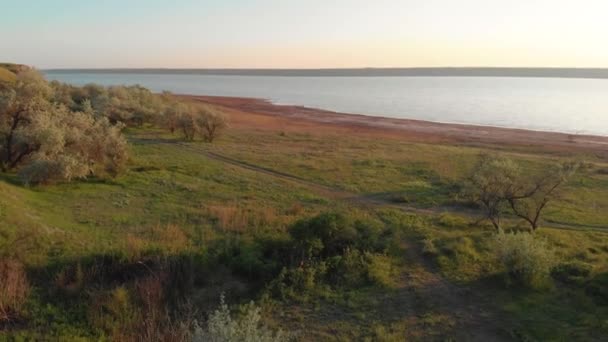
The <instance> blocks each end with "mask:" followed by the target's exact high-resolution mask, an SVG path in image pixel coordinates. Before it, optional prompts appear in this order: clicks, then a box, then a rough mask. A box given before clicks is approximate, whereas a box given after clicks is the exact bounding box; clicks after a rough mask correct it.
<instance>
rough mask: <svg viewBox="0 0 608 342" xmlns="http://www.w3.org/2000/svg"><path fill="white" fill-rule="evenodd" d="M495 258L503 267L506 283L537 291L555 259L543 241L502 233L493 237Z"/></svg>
mask: <svg viewBox="0 0 608 342" xmlns="http://www.w3.org/2000/svg"><path fill="white" fill-rule="evenodd" d="M495 242H496V256H497V258H498V260H499V261H500V262H501V263H502V264H503V266H504V267H505V270H506V273H507V275H508V280H509V281H514V282H516V283H518V284H520V285H523V286H526V287H531V288H538V287H542V286H544V285H546V281H547V279H548V276H549V274H550V272H551V269H552V268H553V267H554V266H555V256H554V254H553V252H552V251H551V250H550V249H549V248H548V245H547V241H546V240H544V239H541V238H538V237H536V236H535V235H534V234H532V233H525V232H521V233H504V232H502V231H501V232H499V233H498V235H497V236H496V241H495Z"/></svg>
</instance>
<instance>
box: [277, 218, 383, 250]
mask: <svg viewBox="0 0 608 342" xmlns="http://www.w3.org/2000/svg"><path fill="white" fill-rule="evenodd" d="M384 233H385V232H384V230H383V227H382V224H381V223H379V222H377V221H374V220H369V219H366V220H361V219H353V218H352V217H350V216H347V215H344V214H341V213H335V212H329V213H323V214H320V215H318V216H315V217H313V218H310V219H304V220H300V221H298V222H296V223H295V224H294V225H293V226H292V227H291V228H290V229H289V234H290V235H291V237H292V239H293V241H294V252H295V253H296V258H297V259H299V260H300V261H303V260H310V259H312V258H327V257H332V256H336V255H342V254H343V253H344V252H345V251H346V250H347V249H348V248H354V249H358V250H360V251H371V252H381V251H383V250H384V249H385V248H386V245H387V241H386V239H384V238H385V237H386V235H385V234H384Z"/></svg>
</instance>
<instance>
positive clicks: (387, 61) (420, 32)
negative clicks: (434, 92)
mask: <svg viewBox="0 0 608 342" xmlns="http://www.w3.org/2000/svg"><path fill="white" fill-rule="evenodd" d="M0 10H1V12H0V32H1V34H0V37H1V38H0V61H13V62H20V63H25V64H29V65H34V66H37V67H39V68H55V67H97V68H102V67H176V68H187V67H191V68H196V67H199V68H218V67H227V68H239V67H242V68H264V67H270V68H322V67H390V66H394V67H416V66H564V67H608V43H606V37H608V19H606V18H607V15H608V1H606V0H577V1H574V0H511V1H507V0H458V1H456V0H374V1H372V0H301V1H300V0H297V1H296V0H198V1H196V0H103V1H97V0H88V1H87V0H37V1H36V0H12V1H11V0H0Z"/></svg>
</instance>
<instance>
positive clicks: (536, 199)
mask: <svg viewBox="0 0 608 342" xmlns="http://www.w3.org/2000/svg"><path fill="white" fill-rule="evenodd" d="M577 169H578V164H577V163H564V164H561V165H558V166H554V167H551V168H550V169H549V170H548V172H546V173H542V174H540V175H538V176H536V177H535V178H533V179H531V180H529V181H527V182H525V181H520V182H518V186H516V187H513V188H512V189H511V191H509V192H507V193H506V194H505V199H506V201H507V202H508V203H509V207H510V208H511V210H512V211H513V213H514V214H515V215H516V216H517V217H519V218H521V219H523V220H524V221H526V222H527V223H528V224H529V225H530V228H531V230H533V231H534V230H536V229H537V228H538V226H539V223H540V220H541V214H542V212H543V211H544V210H545V209H546V208H547V205H548V204H549V202H551V201H552V200H553V199H554V198H556V197H557V196H558V195H559V190H560V188H561V186H562V185H563V184H564V183H566V182H567V181H568V180H569V179H570V177H572V176H573V175H574V174H575V173H576V171H577Z"/></svg>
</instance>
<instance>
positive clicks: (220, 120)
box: [166, 104, 227, 143]
mask: <svg viewBox="0 0 608 342" xmlns="http://www.w3.org/2000/svg"><path fill="white" fill-rule="evenodd" d="M171 107H172V108H170V109H168V111H167V112H166V115H167V120H168V127H169V129H170V130H171V127H172V126H171V125H172V124H173V123H175V124H176V127H177V128H179V129H181V131H182V133H183V135H184V139H186V140H189V141H192V140H194V138H195V137H196V136H197V135H200V136H201V137H202V139H203V141H205V142H209V143H211V142H213V141H214V140H215V139H216V138H217V137H218V135H219V134H220V133H221V131H222V130H223V129H224V128H226V127H227V123H226V119H225V117H224V115H223V114H222V113H219V112H217V111H215V110H213V109H211V108H209V107H205V106H200V107H197V106H192V105H185V104H176V105H174V106H171ZM175 118H177V119H175ZM174 129H175V128H174Z"/></svg>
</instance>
